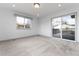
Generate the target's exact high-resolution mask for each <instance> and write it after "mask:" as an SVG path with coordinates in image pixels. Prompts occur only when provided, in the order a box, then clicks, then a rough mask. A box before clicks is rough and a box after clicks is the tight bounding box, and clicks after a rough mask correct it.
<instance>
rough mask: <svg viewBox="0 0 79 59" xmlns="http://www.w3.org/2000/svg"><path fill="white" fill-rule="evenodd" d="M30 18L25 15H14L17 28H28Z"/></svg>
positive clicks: (30, 21) (29, 26) (30, 22)
mask: <svg viewBox="0 0 79 59" xmlns="http://www.w3.org/2000/svg"><path fill="white" fill-rule="evenodd" d="M31 24H32V20H31V19H30V18H25V17H20V16H17V17H16V25H17V28H18V29H27V28H28V29H29V28H31Z"/></svg>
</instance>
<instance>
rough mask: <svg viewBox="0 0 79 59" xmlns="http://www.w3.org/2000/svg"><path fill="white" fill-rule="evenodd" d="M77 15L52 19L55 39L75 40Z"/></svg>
mask: <svg viewBox="0 0 79 59" xmlns="http://www.w3.org/2000/svg"><path fill="white" fill-rule="evenodd" d="M75 20H76V14H70V15H66V16H61V17H57V18H54V19H52V34H53V37H57V38H63V39H69V40H75Z"/></svg>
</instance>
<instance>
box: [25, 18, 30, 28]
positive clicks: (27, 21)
mask: <svg viewBox="0 0 79 59" xmlns="http://www.w3.org/2000/svg"><path fill="white" fill-rule="evenodd" d="M25 28H31V19H28V18H25Z"/></svg>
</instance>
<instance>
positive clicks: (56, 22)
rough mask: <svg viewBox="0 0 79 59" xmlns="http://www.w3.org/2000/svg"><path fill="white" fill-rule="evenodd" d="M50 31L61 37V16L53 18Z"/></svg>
mask: <svg viewBox="0 0 79 59" xmlns="http://www.w3.org/2000/svg"><path fill="white" fill-rule="evenodd" d="M52 25H53V28H52V33H53V36H54V37H57V38H61V17H58V18H54V19H53V21H52Z"/></svg>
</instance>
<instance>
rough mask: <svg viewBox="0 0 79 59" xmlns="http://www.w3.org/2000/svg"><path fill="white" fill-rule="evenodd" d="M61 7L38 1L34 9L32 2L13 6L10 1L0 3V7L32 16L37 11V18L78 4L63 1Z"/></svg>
mask: <svg viewBox="0 0 79 59" xmlns="http://www.w3.org/2000/svg"><path fill="white" fill-rule="evenodd" d="M61 5H62V6H61V7H58V3H40V8H39V9H35V8H34V6H33V3H16V4H15V7H12V4H11V3H1V4H0V8H7V9H11V10H15V11H18V12H22V13H26V14H29V15H31V16H33V17H37V16H36V15H37V14H38V13H39V18H43V17H46V16H48V15H50V14H51V13H57V12H60V11H62V10H66V9H70V8H74V7H77V6H79V4H77V3H63V4H61Z"/></svg>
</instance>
